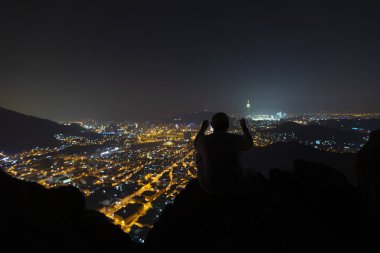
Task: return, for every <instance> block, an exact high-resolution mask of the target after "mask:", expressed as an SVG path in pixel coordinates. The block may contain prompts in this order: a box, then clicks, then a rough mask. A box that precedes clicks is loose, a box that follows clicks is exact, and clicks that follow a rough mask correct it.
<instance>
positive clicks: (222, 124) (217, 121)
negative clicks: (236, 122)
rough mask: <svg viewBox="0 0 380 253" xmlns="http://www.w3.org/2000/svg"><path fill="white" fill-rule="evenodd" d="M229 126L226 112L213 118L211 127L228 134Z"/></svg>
mask: <svg viewBox="0 0 380 253" xmlns="http://www.w3.org/2000/svg"><path fill="white" fill-rule="evenodd" d="M229 125H230V123H229V119H228V116H227V114H225V113H224V112H218V113H215V114H214V116H212V119H211V126H212V128H214V130H216V131H224V132H227V130H228V127H229Z"/></svg>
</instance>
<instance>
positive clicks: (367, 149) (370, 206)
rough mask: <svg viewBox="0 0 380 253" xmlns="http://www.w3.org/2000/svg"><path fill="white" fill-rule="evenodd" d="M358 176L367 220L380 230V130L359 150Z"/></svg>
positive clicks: (371, 135)
mask: <svg viewBox="0 0 380 253" xmlns="http://www.w3.org/2000/svg"><path fill="white" fill-rule="evenodd" d="M357 176H358V183H359V187H360V190H361V194H362V207H363V214H364V218H365V222H366V223H367V224H368V225H369V226H373V228H375V229H377V231H380V229H379V227H380V130H377V131H374V132H371V134H370V137H369V141H368V142H367V143H366V144H365V145H364V147H363V148H362V149H361V150H360V151H359V152H358V162H357ZM376 227H377V228H376Z"/></svg>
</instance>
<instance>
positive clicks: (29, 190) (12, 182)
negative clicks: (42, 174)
mask: <svg viewBox="0 0 380 253" xmlns="http://www.w3.org/2000/svg"><path fill="white" fill-rule="evenodd" d="M0 198H1V203H2V204H1V208H0V215H1V216H0V217H1V226H0V238H1V249H12V251H13V252H21V251H23V252H26V251H30V250H33V251H35V252H41V251H42V252H106V251H109V252H112V251H116V250H119V249H120V248H121V249H124V250H123V251H124V252H135V251H136V245H135V243H133V242H132V241H131V238H130V237H129V236H128V235H127V234H125V233H124V232H123V231H122V230H121V229H120V228H119V227H117V226H115V225H113V224H112V223H111V222H110V221H109V220H108V219H107V217H106V216H104V215H103V214H101V213H99V212H97V211H90V210H85V209H84V207H85V198H84V196H83V195H82V194H81V193H80V192H79V190H78V189H76V188H74V187H61V188H57V189H51V190H47V189H45V188H43V187H42V186H40V185H38V184H37V183H31V182H24V181H21V180H18V179H15V178H12V177H10V176H8V175H7V174H5V173H4V172H3V171H1V170H0Z"/></svg>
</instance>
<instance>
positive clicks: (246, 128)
mask: <svg viewBox="0 0 380 253" xmlns="http://www.w3.org/2000/svg"><path fill="white" fill-rule="evenodd" d="M240 127H241V129H242V130H243V131H248V127H247V123H246V122H245V119H244V118H241V119H240Z"/></svg>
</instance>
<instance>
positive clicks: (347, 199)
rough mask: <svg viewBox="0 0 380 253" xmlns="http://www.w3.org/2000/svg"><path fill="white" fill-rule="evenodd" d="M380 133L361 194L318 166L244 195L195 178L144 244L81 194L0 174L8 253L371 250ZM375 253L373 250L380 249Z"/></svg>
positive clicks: (363, 158) (301, 166)
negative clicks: (226, 193) (221, 193)
mask: <svg viewBox="0 0 380 253" xmlns="http://www.w3.org/2000/svg"><path fill="white" fill-rule="evenodd" d="M379 158H380V138H379V132H374V133H373V134H371V138H370V141H369V142H368V143H367V144H366V146H365V147H364V148H363V149H362V150H361V151H360V152H359V154H358V164H357V169H358V170H357V174H358V175H359V176H358V181H359V187H354V186H352V185H351V184H349V183H348V182H347V180H346V178H345V176H344V175H343V174H342V173H340V172H339V171H336V170H334V169H332V168H330V167H327V166H325V165H321V164H318V163H311V162H307V161H303V160H297V161H295V163H294V169H293V171H282V170H279V169H272V170H271V171H270V173H269V179H265V178H264V177H261V176H260V175H258V176H257V178H256V179H255V181H254V182H253V183H252V189H251V190H250V192H247V194H246V195H245V196H233V197H229V198H226V199H223V198H216V197H212V196H209V195H207V194H206V193H205V192H203V190H202V189H201V188H200V187H199V185H198V183H197V180H192V181H191V182H190V183H189V184H188V186H187V187H186V189H185V190H184V191H182V192H181V193H180V194H179V195H178V196H177V198H176V199H175V201H174V203H173V204H172V205H170V206H168V207H167V208H166V209H165V211H164V212H163V214H162V216H161V217H160V219H159V220H158V221H157V222H156V223H155V224H154V228H153V229H152V230H151V231H150V233H149V235H148V237H147V239H146V243H145V244H143V245H137V244H135V243H134V242H132V241H131V239H130V237H129V236H128V235H126V234H125V233H123V231H122V230H121V229H119V228H118V227H117V226H114V225H113V224H111V223H110V222H109V221H108V219H107V218H106V217H105V216H104V215H102V214H100V213H98V212H96V211H89V210H85V199H84V197H83V196H82V195H81V194H80V192H79V191H78V190H77V189H75V188H73V187H62V188H59V189H53V190H46V189H44V188H43V187H42V186H39V185H38V184H36V183H29V182H23V181H20V180H17V179H14V178H11V177H10V176H8V175H6V174H5V173H3V172H1V173H0V198H1V209H0V214H1V227H0V231H1V232H0V233H1V234H0V236H1V237H0V238H1V246H0V247H1V248H2V249H8V248H10V249H13V251H21V250H23V251H26V250H38V251H46V252H69V251H70V252H71V251H85V252H90V251H91V252H106V251H108V252H112V251H116V250H117V251H119V252H120V251H121V252H169V251H176V252H180V251H181V252H183V251H185V252H330V251H335V252H344V251H350V252H351V251H356V252H366V251H369V249H370V247H371V246H372V243H373V242H375V241H376V240H377V239H378V238H377V237H378V235H379V234H380V233H379V231H380V230H378V224H379V220H380V219H379V216H380V215H379V213H380V212H379V211H380V208H379V207H380V205H379V203H380V202H379V200H380V198H379V195H380V194H379V182H380V177H379V175H380V162H379ZM372 251H373V249H372Z"/></svg>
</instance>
